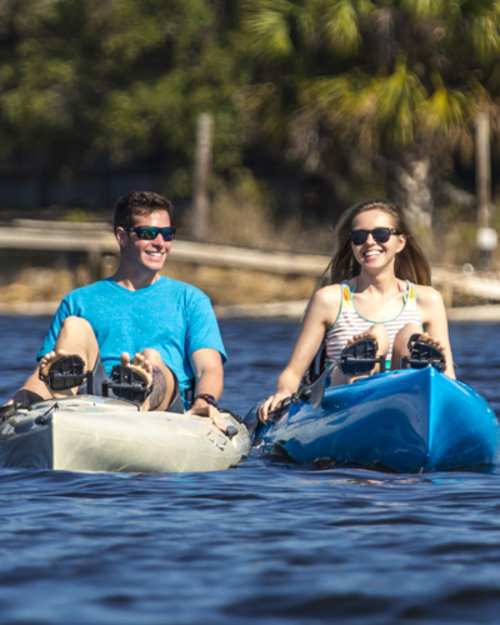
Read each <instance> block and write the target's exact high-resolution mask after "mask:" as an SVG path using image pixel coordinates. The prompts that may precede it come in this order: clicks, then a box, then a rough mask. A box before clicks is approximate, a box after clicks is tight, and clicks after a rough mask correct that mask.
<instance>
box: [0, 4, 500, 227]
mask: <svg viewBox="0 0 500 625" xmlns="http://www.w3.org/2000/svg"><path fill="white" fill-rule="evenodd" d="M0 51H1V54H0V133H1V137H0V138H1V140H0V168H1V172H0V174H1V176H0V177H2V181H3V180H7V179H9V180H10V179H12V177H13V176H15V175H16V173H17V172H21V171H22V172H25V175H26V176H37V180H39V186H40V193H39V194H38V195H37V198H38V199H37V202H38V204H39V205H42V206H43V205H48V204H50V203H51V202H52V203H53V201H54V199H53V198H54V193H53V191H51V189H52V188H53V185H54V184H55V183H56V182H58V181H59V182H60V181H61V180H63V181H66V184H67V185H69V187H71V189H72V191H71V192H72V193H74V195H75V197H76V199H77V200H78V201H80V202H81V203H82V205H87V206H89V207H93V208H97V207H99V202H101V204H107V205H109V203H110V202H112V201H113V199H114V197H115V196H116V194H117V192H118V191H124V190H127V189H128V188H129V187H130V186H136V184H135V182H136V180H138V179H139V178H137V177H135V178H134V173H135V172H152V173H154V175H155V180H156V181H159V182H158V184H157V185H156V188H158V189H159V190H160V191H164V192H166V193H168V194H169V195H170V196H172V197H173V198H174V200H176V201H177V202H178V203H180V204H181V206H182V203H183V202H184V204H185V205H188V204H189V198H190V195H191V177H192V166H193V154H194V146H195V132H196V121H197V118H198V115H199V114H200V113H201V112H210V113H211V114H212V115H213V116H214V121H215V145H214V166H213V178H212V192H213V194H214V195H215V196H216V199H217V196H220V197H223V198H224V199H223V204H224V206H225V207H226V209H225V210H226V212H225V213H224V215H226V214H227V206H228V205H229V204H230V203H231V197H234V198H235V202H236V203H237V204H238V205H239V206H245V210H251V205H252V200H253V203H254V204H256V203H262V197H263V194H264V195H267V199H266V200H265V219H267V218H268V216H270V217H271V218H273V219H279V218H280V216H281V217H282V218H283V217H285V218H290V217H294V218H295V219H297V220H298V221H299V222H300V223H301V224H305V225H307V223H309V221H311V222H313V223H317V222H318V221H319V222H321V221H326V220H328V221H331V220H332V216H333V217H334V216H335V214H337V213H338V212H340V210H342V209H343V208H344V207H345V206H346V205H347V204H349V203H350V202H352V201H355V200H358V199H363V198H366V197H373V196H374V195H389V196H393V197H396V198H397V199H399V200H401V201H403V202H404V204H405V205H406V206H407V207H408V208H410V209H411V210H412V212H413V214H414V216H415V217H416V219H418V220H420V221H422V222H423V223H427V224H428V223H430V221H431V219H432V218H433V217H436V216H438V217H439V214H437V213H438V211H436V206H439V207H441V206H443V205H445V204H450V203H453V202H456V200H457V198H458V199H459V200H460V201H462V200H463V202H464V205H465V206H466V207H467V211H468V213H467V214H469V213H472V204H471V202H470V194H469V195H467V193H464V191H469V192H470V191H471V190H473V185H474V176H473V172H474V169H473V144H474V140H473V131H474V123H473V122H474V117H475V115H476V113H477V111H478V110H487V111H488V112H489V113H490V115H491V122H492V123H491V127H492V133H493V135H492V136H493V151H492V155H493V163H494V168H493V171H495V164H497V163H498V161H499V160H500V159H499V157H500V145H499V137H500V132H499V130H500V99H499V96H500V92H499V90H500V0H411V1H410V0H400V1H395V0H379V1H377V2H375V1H371V0H212V1H211V2H206V1H205V0H168V1H167V0H1V1H0ZM89 170H93V171H98V172H101V174H102V180H103V181H104V182H103V184H104V185H105V186H106V185H107V187H106V192H105V193H104V195H103V194H102V193H101V194H100V195H99V194H96V195H95V196H93V195H92V193H93V191H92V189H91V188H90V186H89V185H88V184H87V185H85V184H80V186H79V182H78V181H80V180H82V179H83V177H84V176H85V172H88V171H89ZM116 171H123V172H125V174H124V176H123V177H122V178H121V179H120V182H119V183H118V182H116V183H114V182H113V180H114V178H113V175H114V172H116ZM252 178H253V179H255V180H256V181H257V182H256V184H252V183H250V182H249V180H250V179H252ZM25 179H26V180H27V179H28V178H23V180H25ZM450 183H453V184H450ZM495 183H496V184H498V177H497V178H495ZM127 185H128V186H127ZM20 186H22V185H20ZM250 189H253V190H254V191H248V190H250ZM232 193H233V196H231V194H232ZM242 193H246V194H247V195H246V196H245V198H243V199H242ZM248 194H250V195H252V194H253V198H252V197H249V196H248ZM0 195H1V194H0ZM103 197H104V198H105V201H103V199H102V198H103ZM464 198H465V199H464ZM11 203H12V202H11ZM21 203H22V202H19V204H21ZM0 204H4V205H5V199H4V198H2V197H0ZM216 204H217V202H216ZM262 219H264V217H263V218H262ZM262 219H261V222H259V220H256V221H255V223H262ZM265 219H264V220H265ZM224 220H225V221H227V219H226V217H224ZM308 220H309V221H308Z"/></svg>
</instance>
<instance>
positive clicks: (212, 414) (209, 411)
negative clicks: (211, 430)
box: [186, 397, 233, 434]
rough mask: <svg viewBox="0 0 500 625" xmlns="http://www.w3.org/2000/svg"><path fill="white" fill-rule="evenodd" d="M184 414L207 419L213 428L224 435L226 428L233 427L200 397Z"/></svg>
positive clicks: (225, 417) (221, 413)
mask: <svg viewBox="0 0 500 625" xmlns="http://www.w3.org/2000/svg"><path fill="white" fill-rule="evenodd" d="M186 414H193V415H198V416H200V417H208V418H209V419H210V420H211V421H212V423H213V424H214V425H215V427H217V428H219V430H220V431H221V432H224V433H225V434H226V433H227V429H228V427H229V426H232V425H233V424H232V423H231V421H230V420H229V419H228V417H227V416H226V415H225V414H224V413H223V412H220V411H219V410H218V409H217V408H216V407H215V406H212V405H211V404H209V403H208V402H207V401H205V400H204V399H202V398H201V397H200V398H198V399H197V400H196V401H195V402H194V403H193V405H192V406H191V408H190V409H189V410H188V411H187V413H186Z"/></svg>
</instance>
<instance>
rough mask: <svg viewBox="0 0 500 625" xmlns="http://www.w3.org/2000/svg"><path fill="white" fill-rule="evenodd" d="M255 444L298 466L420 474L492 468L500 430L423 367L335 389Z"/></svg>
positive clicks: (469, 395) (471, 400)
mask: <svg viewBox="0 0 500 625" xmlns="http://www.w3.org/2000/svg"><path fill="white" fill-rule="evenodd" d="M255 442H256V444H257V445H258V447H259V448H260V449H261V451H262V452H263V453H264V454H266V455H275V454H279V455H281V456H283V455H284V456H286V457H288V458H289V459H291V460H293V461H294V462H297V463H299V464H317V463H323V462H324V463H327V464H335V465H344V466H346V465H347V466H358V467H367V468H381V469H387V470H391V471H397V472H403V473H414V472H419V471H432V470H448V469H458V468H467V467H478V466H481V465H491V464H493V463H494V461H495V456H496V451H497V445H498V423H497V419H496V416H495V414H494V412H493V411H492V410H491V408H490V407H489V405H488V404H487V402H486V401H485V400H484V399H483V398H482V397H481V396H480V395H479V394H478V393H477V392H476V391H474V390H473V389H472V388H471V387H469V386H467V385H466V384H463V383H462V382H458V381H453V380H451V379H449V378H448V377H446V376H445V375H443V374H441V373H439V372H438V371H437V370H436V369H434V368H432V367H425V368H423V369H406V370H401V371H394V372H390V373H384V374H378V375H375V376H371V377H369V378H365V379H362V380H358V381H357V382H355V383H353V384H348V385H342V386H337V387H332V388H329V389H327V390H326V392H325V393H324V396H323V399H322V402H321V405H320V406H318V407H313V406H312V405H311V404H310V403H308V402H300V403H298V404H292V406H291V408H290V410H289V411H288V413H286V414H285V415H283V417H281V418H280V419H279V420H278V421H276V422H274V423H270V424H266V425H260V426H258V427H257V430H256V432H255Z"/></svg>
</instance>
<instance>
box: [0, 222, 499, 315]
mask: <svg viewBox="0 0 500 625" xmlns="http://www.w3.org/2000/svg"><path fill="white" fill-rule="evenodd" d="M0 249H10V250H32V251H46V252H53V253H65V252H81V253H84V254H87V256H88V262H89V265H90V267H91V270H92V274H93V275H95V276H97V275H98V274H99V272H100V268H101V265H102V258H103V256H105V255H108V254H116V253H117V252H118V247H117V243H116V240H115V238H114V235H113V234H112V232H111V226H110V225H109V224H106V223H93V224H73V223H69V222H53V221H51V222H44V221H37V220H22V219H19V220H16V221H14V222H12V223H11V224H8V225H6V224H4V225H1V226H0ZM172 260H173V261H177V262H187V263H194V264H204V265H211V266H220V267H231V268H239V269H251V270H254V271H262V272H265V273H273V274H282V275H292V276H293V275H303V276H320V275H321V274H322V273H323V271H324V270H325V268H326V267H327V265H328V262H329V257H328V256H324V255H314V254H295V253H285V252H267V251H262V250H255V249H248V248H243V247H237V246H231V245H216V244H212V243H200V242H194V241H183V240H176V241H175V243H174V248H173V250H172ZM432 273H433V283H434V284H435V286H436V287H437V288H439V289H440V290H441V291H442V292H443V295H444V297H445V300H446V301H447V302H448V303H449V304H451V303H452V302H453V298H454V296H455V294H461V295H467V296H471V297H474V298H477V299H479V300H484V301H485V302H500V279H499V277H495V276H491V275H490V276H487V275H482V274H479V273H475V272H472V273H471V272H469V273H464V272H463V271H462V270H460V269H456V268H449V267H448V268H447V267H441V266H437V267H434V268H433V272H432Z"/></svg>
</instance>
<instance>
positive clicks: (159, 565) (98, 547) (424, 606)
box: [0, 317, 500, 625]
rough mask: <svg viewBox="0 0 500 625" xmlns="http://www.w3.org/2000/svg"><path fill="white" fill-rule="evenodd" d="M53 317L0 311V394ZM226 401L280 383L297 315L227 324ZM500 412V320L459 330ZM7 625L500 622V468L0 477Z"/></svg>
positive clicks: (245, 402) (467, 362)
mask: <svg viewBox="0 0 500 625" xmlns="http://www.w3.org/2000/svg"><path fill="white" fill-rule="evenodd" d="M47 323H48V319H47V318H10V317H0V337H1V344H2V351H3V358H2V360H1V374H2V375H1V376H0V381H1V383H0V396H1V397H2V398H5V397H6V396H7V395H8V393H9V392H10V391H11V390H12V389H13V388H14V387H16V386H17V385H18V384H19V383H20V382H21V381H22V380H23V379H24V378H25V376H26V375H27V373H28V372H29V371H30V369H31V367H32V365H33V355H34V353H35V352H36V350H37V349H38V346H39V343H40V339H41V337H42V334H43V332H44V330H45V328H46V326H47ZM222 328H223V334H224V337H225V341H226V346H227V348H228V351H229V353H230V356H231V360H230V362H229V363H228V365H227V368H226V375H227V383H226V392H225V396H224V404H226V405H227V406H229V407H231V408H233V409H235V410H237V411H239V412H241V413H243V412H245V411H246V410H247V409H248V408H249V406H250V405H251V404H252V403H254V402H255V401H257V400H258V399H259V398H261V397H262V396H264V395H265V394H266V393H268V392H270V391H271V389H272V387H273V383H274V381H275V378H276V375H277V373H278V371H279V369H280V368H281V367H282V366H283V364H284V363H285V361H286V359H287V357H288V355H289V352H290V348H291V345H292V342H293V340H294V338H295V336H296V332H297V327H296V324H294V323H289V322H283V321H262V322H261V321H248V320H239V321H225V322H223V324H222ZM452 344H453V348H454V351H455V359H456V361H457V363H458V364H459V365H461V366H460V367H459V374H460V376H461V377H462V379H463V380H464V381H466V382H468V383H470V384H472V385H473V386H475V387H476V388H477V389H478V390H479V391H480V392H481V393H482V394H484V395H485V396H486V397H487V399H489V401H490V402H491V404H492V406H493V408H494V409H495V410H496V412H497V414H500V384H499V378H500V350H499V347H498V346H499V345H500V325H498V324H497V325H473V324H471V325H465V324H464V325H455V326H452ZM0 498H1V529H0V536H1V542H0V617H1V620H0V622H1V623H2V624H10V623H17V624H30V625H36V624H42V623H43V624H44V625H45V624H47V625H48V624H50V625H66V624H70V623H75V624H79V623H85V624H95V625H100V624H104V623H106V624H115V623H116V624H128V623H130V624H143V623H144V624H149V623H151V624H153V623H154V624H163V623H165V624H188V623H189V624H196V625H198V624H204V625H210V624H215V623H217V624H223V625H226V624H227V625H237V624H242V625H243V624H245V625H246V624H249V625H250V624H254V623H266V624H267V623H269V624H273V625H279V624H285V623H286V624H291V623H294V624H295V623H297V624H299V623H301V624H304V623H306V624H307V623H331V622H335V623H347V624H354V623H356V624H363V625H378V624H382V623H384V624H385V623H414V624H417V623H418V624H423V623H425V624H429V623H432V624H434V623H436V624H438V623H439V624H440V625H442V624H455V623H471V624H473V623H474V624H476V623H492V624H493V623H495V624H498V623H500V472H499V470H498V468H495V469H494V470H492V471H490V472H485V473H473V472H470V473H458V472H455V473H434V474H427V475H420V476H412V475H388V474H384V473H378V472H373V471H361V470H345V469H331V470H324V471H315V470H309V469H307V470H305V469H297V468H295V467H288V466H285V465H279V464H272V463H268V462H265V461H263V460H261V459H259V458H255V457H251V458H250V459H249V460H247V461H246V462H245V463H244V464H243V465H241V466H240V467H238V468H236V469H232V470H229V471H225V472H218V473H212V474H200V475H196V474H184V475H126V474H125V475H122V474H116V475H106V474H96V475H93V474H74V473H64V472H48V471H47V472H30V471H11V470H9V471H7V470H4V471H2V472H0Z"/></svg>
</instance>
